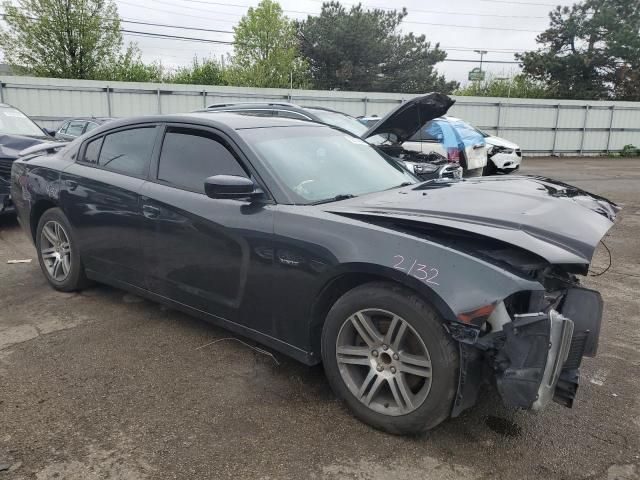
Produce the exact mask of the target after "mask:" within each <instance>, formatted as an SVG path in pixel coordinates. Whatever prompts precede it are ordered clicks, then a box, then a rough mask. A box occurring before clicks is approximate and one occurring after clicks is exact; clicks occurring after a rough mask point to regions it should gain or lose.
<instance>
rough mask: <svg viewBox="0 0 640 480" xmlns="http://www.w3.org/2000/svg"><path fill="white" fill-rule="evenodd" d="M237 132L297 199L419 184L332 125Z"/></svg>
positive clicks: (319, 198) (305, 201) (395, 164)
mask: <svg viewBox="0 0 640 480" xmlns="http://www.w3.org/2000/svg"><path fill="white" fill-rule="evenodd" d="M239 133H240V135H242V137H243V138H244V139H245V140H246V141H247V143H249V145H251V147H252V148H253V150H254V151H255V152H256V154H257V155H258V157H260V158H261V160H262V161H263V162H264V164H265V166H266V167H267V169H269V171H270V173H271V174H272V175H273V176H274V177H275V178H276V179H277V180H278V181H279V182H280V183H281V184H283V185H284V187H285V189H286V190H287V192H288V193H289V194H290V196H291V197H292V198H293V199H294V201H295V203H299V204H310V203H316V202H321V201H325V200H329V199H333V198H334V197H337V196H340V195H356V196H357V195H363V194H366V193H371V192H377V191H381V190H387V189H389V188H394V187H398V186H400V185H402V184H413V183H417V182H418V180H417V179H416V177H414V176H413V175H412V174H411V173H409V172H408V171H407V170H405V169H404V168H403V167H401V166H400V164H399V163H398V162H396V161H395V160H393V159H391V158H387V157H384V156H383V155H381V154H380V153H378V151H377V150H376V149H375V148H373V147H372V146H371V145H369V144H368V143H366V142H364V141H362V140H360V139H359V138H355V137H352V136H350V135H347V134H345V133H344V132H341V131H339V130H335V129H333V128H329V127H320V126H304V127H302V126H301V127H275V128H254V129H247V130H239Z"/></svg>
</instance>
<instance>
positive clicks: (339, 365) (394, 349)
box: [321, 282, 459, 434]
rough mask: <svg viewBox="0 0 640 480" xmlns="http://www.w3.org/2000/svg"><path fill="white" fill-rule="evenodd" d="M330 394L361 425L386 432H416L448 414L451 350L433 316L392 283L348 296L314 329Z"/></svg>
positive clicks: (454, 363)
mask: <svg viewBox="0 0 640 480" xmlns="http://www.w3.org/2000/svg"><path fill="white" fill-rule="evenodd" d="M321 347H322V361H323V364H324V370H325V373H326V375H327V380H328V381H329V384H330V385H331V388H332V389H333V391H334V392H335V393H336V395H337V396H338V397H340V398H341V399H342V400H343V401H344V402H345V403H346V404H347V406H348V407H349V408H350V409H351V411H352V412H353V414H354V415H355V416H356V417H358V418H359V419H360V420H362V421H363V422H365V423H367V424H369V425H371V426H373V427H375V428H378V429H380V430H384V431H386V432H389V433H395V434H407V433H420V432H423V431H425V430H428V429H430V428H433V427H435V426H436V425H438V424H439V423H440V422H442V421H443V420H444V419H446V418H447V417H448V416H449V415H450V414H451V408H452V406H453V400H454V397H455V393H456V389H457V385H458V364H459V360H458V348H457V344H456V343H455V342H454V340H453V339H452V338H451V336H450V335H449V333H448V332H447V331H446V330H445V329H444V328H443V325H442V319H441V317H440V315H439V314H438V312H437V311H436V310H435V309H434V308H433V307H432V306H431V305H430V304H429V303H427V302H426V301H425V300H424V298H423V297H421V296H420V295H418V294H417V293H415V292H413V291H411V290H408V289H406V288H404V287H403V286H401V285H398V284H396V283H392V282H371V283H366V284H364V285H360V286H358V287H355V288H353V289H352V290H349V291H348V292H346V293H345V294H344V295H342V296H341V297H340V298H339V299H338V300H337V301H336V302H335V303H334V305H333V306H332V307H331V309H330V310H329V313H328V314H327V317H326V320H325V323H324V326H323V328H322V341H321Z"/></svg>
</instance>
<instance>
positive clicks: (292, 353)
mask: <svg viewBox="0 0 640 480" xmlns="http://www.w3.org/2000/svg"><path fill="white" fill-rule="evenodd" d="M86 275H87V277H88V278H90V279H91V280H95V281H96V282H99V283H104V284H106V285H111V286H112V287H115V288H119V289H121V290H126V291H128V292H131V293H135V294H136V295H139V296H141V297H144V298H147V299H149V300H152V301H154V302H158V303H162V304H164V305H167V306H169V307H171V308H173V309H175V310H179V311H181V312H184V313H186V314H188V315H191V316H194V317H197V318H200V319H202V320H205V321H207V322H209V323H211V324H213V325H216V326H218V327H222V328H224V329H225V330H229V331H231V332H233V333H237V334H239V335H242V336H244V337H247V338H250V339H252V340H255V341H256V342H260V343H261V344H263V345H265V346H267V347H270V348H273V349H274V350H277V351H279V352H281V353H284V354H285V355H287V356H289V357H292V358H294V359H295V360H297V361H299V362H301V363H304V364H305V365H308V366H313V365H317V364H318V363H320V362H319V361H318V359H317V358H316V357H315V356H313V355H312V354H311V353H310V352H307V351H306V350H302V349H301V348H298V347H296V346H295V345H291V344H289V343H286V342H283V341H282V340H279V339H277V338H274V337H272V336H270V335H267V334H265V333H262V332H259V331H257V330H254V329H252V328H248V327H245V326H244V325H240V324H239V323H235V322H232V321H230V320H227V319H225V318H221V317H217V316H215V315H212V314H210V313H207V312H204V311H202V310H198V309H197V308H193V307H190V306H189V305H185V304H183V303H180V302H176V301H175V300H172V299H170V298H167V297H164V296H162V295H158V294H157V293H153V292H150V291H149V290H145V289H143V288H140V287H137V286H135V285H131V284H129V283H126V282H122V281H120V280H115V279H113V278H111V277H108V276H106V275H102V274H100V273H98V272H96V271H95V270H88V269H87V270H86Z"/></svg>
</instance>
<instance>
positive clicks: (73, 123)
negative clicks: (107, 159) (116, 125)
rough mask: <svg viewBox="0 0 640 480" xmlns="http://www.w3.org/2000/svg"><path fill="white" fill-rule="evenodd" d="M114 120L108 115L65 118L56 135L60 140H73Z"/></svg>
mask: <svg viewBox="0 0 640 480" xmlns="http://www.w3.org/2000/svg"><path fill="white" fill-rule="evenodd" d="M112 120H113V118H108V117H91V118H73V119H70V120H65V121H64V122H62V124H61V125H60V126H59V127H58V129H57V130H56V133H55V137H56V138H57V139H59V140H64V141H71V140H74V139H76V138H78V137H79V136H80V135H83V134H85V133H88V132H90V131H91V130H93V129H95V128H98V127H99V126H100V125H103V124H105V123H107V122H110V121H112Z"/></svg>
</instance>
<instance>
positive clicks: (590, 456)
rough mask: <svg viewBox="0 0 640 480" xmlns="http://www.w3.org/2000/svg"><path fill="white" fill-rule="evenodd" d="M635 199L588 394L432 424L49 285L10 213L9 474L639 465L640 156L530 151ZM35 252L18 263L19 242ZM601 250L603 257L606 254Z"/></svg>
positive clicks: (2, 236)
mask: <svg viewBox="0 0 640 480" xmlns="http://www.w3.org/2000/svg"><path fill="white" fill-rule="evenodd" d="M524 165H525V166H524V168H523V172H522V173H527V174H539V175H546V176H549V177H553V178H558V179H561V180H564V181H567V182H569V183H573V184H576V185H578V186H580V187H583V188H585V189H587V190H589V191H592V192H594V193H598V194H601V195H604V196H606V197H608V198H610V199H612V200H614V201H616V202H618V203H620V204H621V205H622V206H623V211H622V213H621V214H620V217H619V221H618V222H617V225H616V226H615V227H614V228H613V229H612V230H611V232H610V233H609V235H608V237H607V239H606V243H607V245H608V246H609V248H610V249H611V251H612V254H613V265H612V267H611V269H610V270H609V272H607V273H606V274H605V275H602V276H599V277H590V278H588V279H587V280H586V284H587V285H588V286H590V287H592V288H596V289H599V290H600V291H601V292H602V293H603V296H604V299H605V302H606V304H605V318H604V325H603V328H602V333H601V339H600V349H599V354H598V357H596V358H594V359H590V358H588V359H586V360H585V362H584V363H583V367H584V368H583V372H582V385H581V387H580V391H579V396H578V399H577V401H576V404H575V407H574V408H573V409H571V410H569V409H565V408H563V407H561V406H559V405H557V404H552V405H551V406H550V407H548V408H547V409H546V410H544V411H542V412H538V413H532V412H523V411H516V410H510V409H505V408H504V407H502V406H500V404H499V401H498V400H497V398H496V396H495V394H493V393H491V392H487V394H486V395H485V396H484V397H483V398H482V400H481V402H480V404H479V405H477V406H476V407H475V408H473V409H472V410H470V411H467V412H465V413H464V414H463V415H462V416H461V417H460V418H457V419H453V420H449V421H448V422H445V423H444V424H443V425H441V426H440V427H438V428H437V429H435V430H434V431H432V432H430V433H429V434H427V435H425V436H420V437H404V438H403V437H394V436H390V435H386V434H384V433H380V432H378V431H375V430H372V429H371V428H369V427H367V426H366V425H363V424H362V423H360V422H358V421H357V420H355V419H354V418H353V417H352V416H351V415H350V414H349V412H348V411H346V409H345V408H344V407H342V406H341V404H340V403H338V402H337V401H336V400H335V399H334V397H333V395H332V394H331V392H330V390H329V387H328V385H327V382H326V381H325V379H324V376H323V373H322V369H321V368H318V367H314V368H308V367H305V366H303V365H301V364H298V363H296V362H294V361H292V360H289V359H287V358H285V357H283V356H282V355H279V354H276V355H275V359H274V358H271V357H269V356H266V355H264V354H261V353H259V352H256V351H254V350H251V349H250V348H248V347H247V346H245V345H243V344H241V343H239V342H235V341H230V340H225V341H221V342H218V343H215V344H212V345H209V346H206V347H204V348H199V347H202V346H204V345H206V344H208V343H210V342H212V341H214V340H216V339H222V338H228V337H230V335H229V334H228V333H226V332H225V331H223V330H221V329H218V328H215V327H213V326H211V325H209V324H206V323H204V322H201V321H199V320H195V319H192V318H190V317H187V316H185V315H183V314H181V313H177V312H174V311H171V310H167V309H166V308H164V307H161V306H159V305H157V304H154V303H151V302H148V301H145V300H142V299H139V298H138V297H135V296H132V295H130V294H126V293H124V292H122V291H118V290H115V289H111V288H107V287H95V288H92V289H89V290H86V291H84V292H82V293H77V294H63V293H58V292H55V291H54V290H52V289H51V288H49V287H48V285H47V284H46V282H45V280H44V278H43V276H42V274H41V272H40V270H39V267H38V264H37V259H36V257H35V252H34V249H33V247H32V245H31V243H30V242H29V241H28V240H27V238H26V236H25V235H24V234H23V233H22V231H21V230H20V229H19V228H18V226H17V224H16V223H15V220H12V219H10V218H4V219H0V306H1V308H0V480H4V479H16V480H18V479H54V478H56V479H71V480H94V479H106V478H108V479H116V480H130V479H152V478H153V479H155V478H162V479H171V478H197V479H204V478H216V479H226V478H234V479H238V478H242V479H244V478H246V479H302V478H309V479H321V478H322V479H325V478H326V479H339V478H340V479H342V478H345V479H373V480H377V479H389V478H392V479H394V480H395V479H398V480H402V479H414V478H428V479H454V478H455V479H464V480H467V479H490V478H499V479H514V478H518V479H529V478H531V479H561V478H562V479H564V478H566V479H625V480H629V479H638V478H640V328H639V325H638V324H639V322H640V308H639V305H640V301H639V299H638V295H639V291H640V288H639V287H640V240H639V239H640V189H639V188H638V187H639V186H640V160H622V159H594V158H590V159H582V160H559V159H535V160H534V159H531V160H525V163H524ZM29 258H31V259H33V261H32V262H31V263H21V264H13V265H10V264H7V263H6V262H7V260H11V259H29ZM606 263H607V256H606V255H605V254H604V253H603V252H598V253H597V255H596V260H595V262H594V266H593V269H594V270H596V271H598V270H601V269H602V268H603V267H605V266H606Z"/></svg>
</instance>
